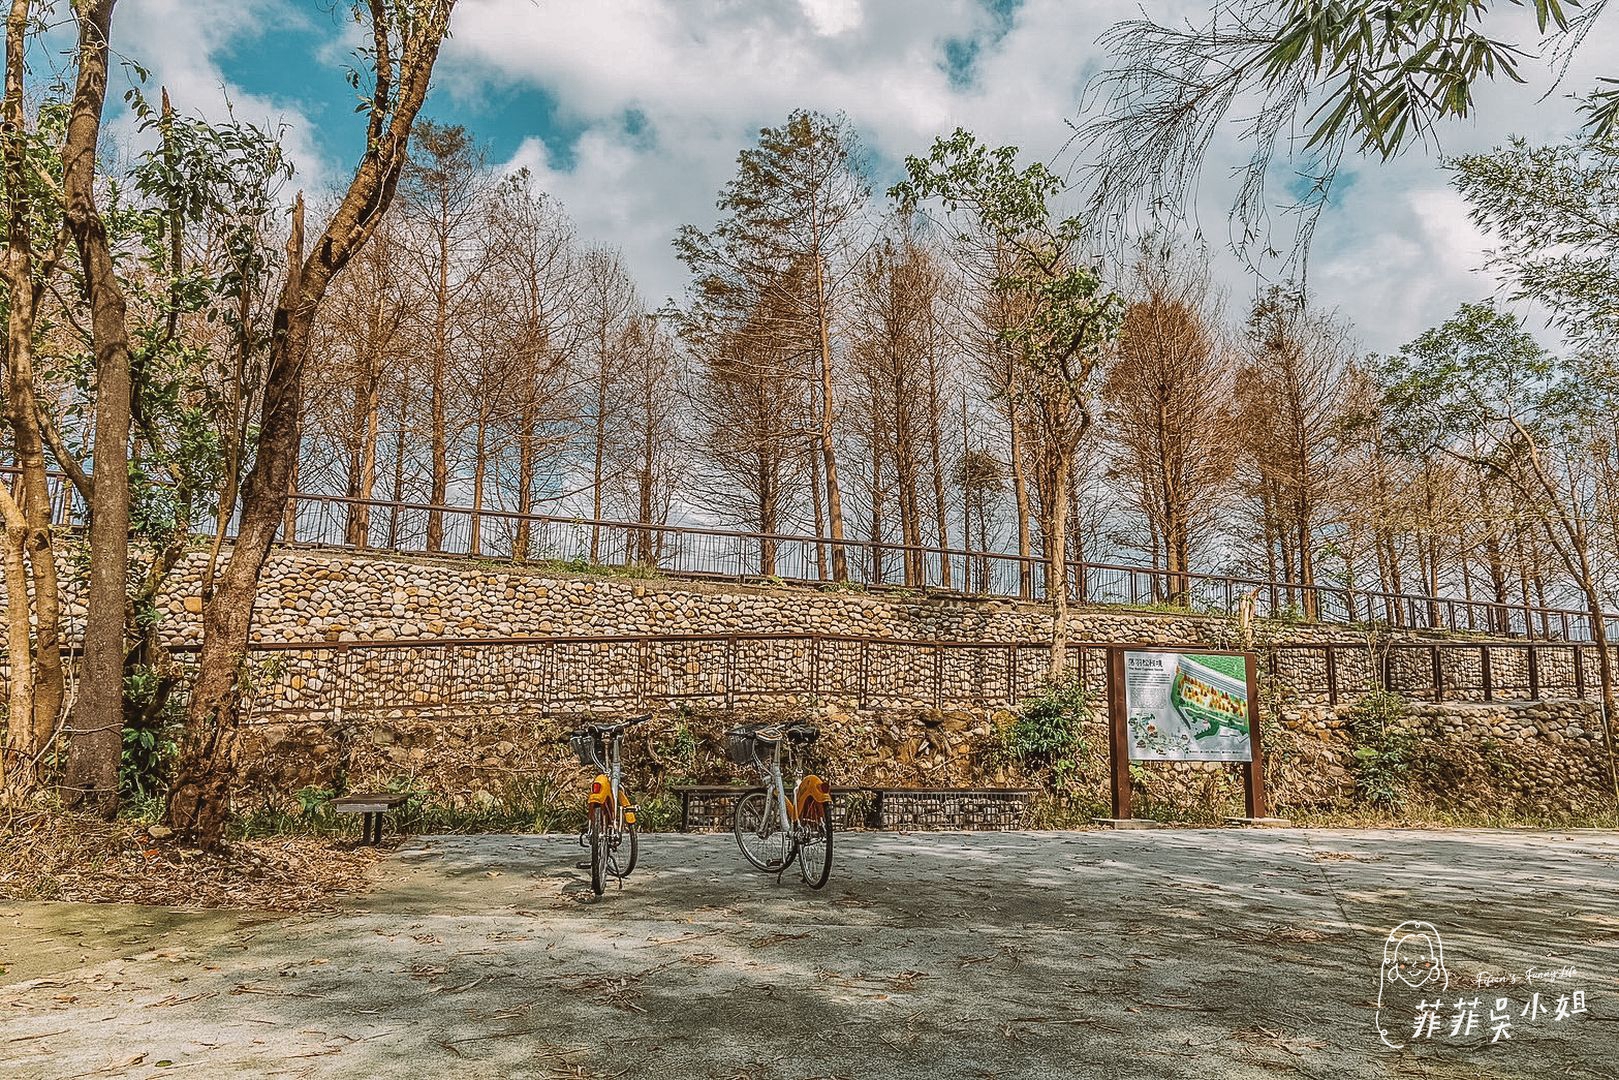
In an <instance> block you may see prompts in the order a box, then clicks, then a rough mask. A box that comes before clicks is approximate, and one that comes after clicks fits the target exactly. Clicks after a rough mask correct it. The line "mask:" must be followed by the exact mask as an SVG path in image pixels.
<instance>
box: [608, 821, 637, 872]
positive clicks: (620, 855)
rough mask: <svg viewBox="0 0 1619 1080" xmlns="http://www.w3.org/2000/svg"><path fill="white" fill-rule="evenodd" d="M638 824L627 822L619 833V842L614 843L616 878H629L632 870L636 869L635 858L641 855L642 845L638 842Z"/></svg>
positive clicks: (613, 868) (613, 864)
mask: <svg viewBox="0 0 1619 1080" xmlns="http://www.w3.org/2000/svg"><path fill="white" fill-rule="evenodd" d="M636 830H637V826H635V825H633V824H627V825H625V826H624V830H623V831H622V832H620V833H619V834H618V843H617V844H615V845H613V862H612V871H613V876H614V877H616V878H627V877H629V876H630V871H631V870H634V869H635V860H636V859H637V858H639V857H640V854H641V851H640V845H639V844H638V843H637V842H636Z"/></svg>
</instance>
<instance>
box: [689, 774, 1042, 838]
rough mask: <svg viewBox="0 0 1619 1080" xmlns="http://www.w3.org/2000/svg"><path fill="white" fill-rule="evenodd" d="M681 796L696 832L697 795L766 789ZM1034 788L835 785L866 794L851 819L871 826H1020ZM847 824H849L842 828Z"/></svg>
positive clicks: (701, 790)
mask: <svg viewBox="0 0 1619 1080" xmlns="http://www.w3.org/2000/svg"><path fill="white" fill-rule="evenodd" d="M669 790H670V791H671V792H673V793H674V794H676V795H679V796H680V831H681V832H690V831H691V803H692V799H693V798H698V799H706V798H716V797H721V798H722V797H725V796H732V797H735V798H741V797H742V796H743V795H747V794H748V793H750V792H754V791H763V790H764V788H762V787H759V786H758V785H754V786H752V787H734V786H732V785H729V784H688V785H680V786H676V787H672V788H670V789H669ZM1033 794H1034V792H1033V791H1032V790H1031V789H1029V788H917V787H835V788H833V789H832V795H833V798H834V801H835V802H839V803H842V802H843V801H844V797H846V796H849V795H857V796H860V795H863V796H865V798H864V799H863V800H861V802H862V803H863V805H859V804H857V805H855V806H846V808H847V809H849V810H850V811H851V812H859V811H863V813H860V815H859V820H858V821H854V822H850V823H848V824H849V825H852V826H853V827H864V828H867V829H878V830H881V829H891V828H899V829H930V828H932V829H941V828H942V829H990V830H994V829H1017V828H1022V827H1024V826H1025V825H1026V824H1027V822H1028V809H1029V800H1030V798H1031V797H1032V796H1033ZM840 827H847V826H840Z"/></svg>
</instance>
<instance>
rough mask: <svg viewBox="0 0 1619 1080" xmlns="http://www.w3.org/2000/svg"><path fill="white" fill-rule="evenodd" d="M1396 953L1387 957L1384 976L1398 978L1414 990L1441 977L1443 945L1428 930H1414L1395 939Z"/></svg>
mask: <svg viewBox="0 0 1619 1080" xmlns="http://www.w3.org/2000/svg"><path fill="white" fill-rule="evenodd" d="M1390 940H1391V941H1393V942H1394V955H1393V957H1392V958H1390V957H1385V959H1384V961H1383V962H1384V965H1385V971H1384V978H1388V979H1398V980H1400V981H1401V982H1403V983H1405V985H1407V986H1409V987H1411V988H1412V989H1413V990H1414V989H1416V988H1417V987H1419V986H1427V985H1428V984H1429V983H1431V982H1433V981H1434V980H1436V979H1438V978H1440V977H1441V974H1442V973H1443V970H1444V965H1443V964H1441V963H1440V958H1439V953H1440V949H1441V946H1440V945H1439V943H1438V938H1437V937H1430V936H1429V935H1428V934H1427V933H1426V932H1423V931H1413V932H1411V933H1408V934H1406V935H1405V936H1404V937H1402V938H1400V939H1398V940H1394V939H1392V938H1391V939H1390Z"/></svg>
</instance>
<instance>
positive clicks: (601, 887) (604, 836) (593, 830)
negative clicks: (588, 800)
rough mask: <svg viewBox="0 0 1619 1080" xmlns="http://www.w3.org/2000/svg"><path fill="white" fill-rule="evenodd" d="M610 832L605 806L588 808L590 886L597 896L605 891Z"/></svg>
mask: <svg viewBox="0 0 1619 1080" xmlns="http://www.w3.org/2000/svg"><path fill="white" fill-rule="evenodd" d="M609 834H610V830H609V826H608V822H607V808H606V807H604V806H602V805H600V804H597V805H595V806H592V807H591V808H590V887H591V889H592V890H594V891H595V893H596V895H597V896H600V895H601V894H602V893H604V892H606V891H607V873H608V870H607V862H608V860H609V859H610V858H612V854H611V852H609V851H608V850H607V843H608V836H609Z"/></svg>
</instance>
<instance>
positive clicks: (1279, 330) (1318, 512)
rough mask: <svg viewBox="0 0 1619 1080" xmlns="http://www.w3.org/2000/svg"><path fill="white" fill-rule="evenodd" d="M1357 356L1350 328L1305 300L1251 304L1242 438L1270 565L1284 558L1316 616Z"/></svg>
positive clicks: (1241, 390) (1289, 578) (1303, 603)
mask: <svg viewBox="0 0 1619 1080" xmlns="http://www.w3.org/2000/svg"><path fill="white" fill-rule="evenodd" d="M1350 358H1351V348H1350V344H1349V340H1348V332H1347V330H1346V329H1345V328H1344V327H1343V326H1342V325H1340V324H1339V323H1337V322H1336V321H1335V320H1333V319H1331V318H1329V317H1328V316H1325V315H1323V314H1321V313H1319V312H1316V311H1314V310H1312V309H1311V308H1309V307H1308V306H1307V305H1306V303H1305V302H1304V300H1303V299H1302V298H1300V297H1298V296H1293V295H1289V294H1288V293H1286V292H1284V291H1282V290H1281V289H1271V290H1269V291H1267V292H1266V293H1265V294H1264V295H1263V296H1261V297H1260V299H1259V300H1258V302H1257V303H1256V304H1255V305H1254V310H1253V314H1252V316H1251V317H1250V319H1249V322H1248V357H1247V359H1246V360H1245V362H1244V363H1243V366H1242V368H1241V370H1240V373H1239V374H1238V402H1239V408H1240V417H1241V424H1240V428H1239V430H1240V431H1241V432H1242V437H1243V441H1244V449H1245V457H1246V461H1247V462H1248V465H1249V466H1250V470H1251V471H1250V474H1249V477H1250V479H1249V482H1250V485H1251V490H1252V491H1253V492H1254V493H1255V494H1256V496H1257V502H1258V503H1259V506H1260V507H1261V519H1262V524H1263V528H1264V544H1265V551H1266V557H1267V558H1271V557H1272V553H1274V555H1275V557H1277V558H1279V559H1280V571H1281V574H1280V576H1281V577H1282V579H1283V580H1285V581H1286V582H1288V584H1289V585H1290V586H1296V595H1297V597H1298V603H1299V606H1300V609H1301V610H1302V612H1303V613H1304V614H1305V615H1306V616H1307V617H1309V618H1314V617H1315V615H1316V613H1317V597H1316V566H1315V563H1316V545H1317V542H1318V539H1319V530H1320V528H1321V525H1322V520H1321V516H1322V512H1323V508H1324V507H1325V506H1326V504H1327V501H1328V495H1329V493H1330V491H1331V486H1332V483H1333V477H1334V475H1335V473H1336V455H1335V439H1334V436H1335V433H1336V431H1337V428H1338V425H1339V424H1340V423H1341V420H1342V410H1343V404H1344V394H1343V391H1344V384H1343V375H1344V371H1345V369H1346V366H1347V364H1348V362H1349V360H1350ZM1270 576H1271V577H1272V578H1276V577H1277V576H1278V575H1277V574H1276V573H1275V572H1274V570H1273V572H1272V573H1271V575H1270ZM1290 591H1291V590H1290Z"/></svg>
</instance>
